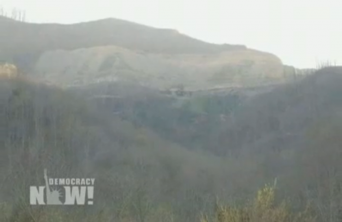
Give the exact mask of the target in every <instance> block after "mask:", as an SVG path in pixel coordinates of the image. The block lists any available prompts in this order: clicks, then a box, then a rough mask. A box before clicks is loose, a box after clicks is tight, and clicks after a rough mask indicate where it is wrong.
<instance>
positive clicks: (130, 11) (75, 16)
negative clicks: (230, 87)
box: [0, 0, 342, 67]
mask: <svg viewBox="0 0 342 222" xmlns="http://www.w3.org/2000/svg"><path fill="white" fill-rule="evenodd" d="M67 2H69V3H67ZM0 5H2V6H3V7H4V8H5V9H7V10H8V11H9V12H10V10H11V9H12V7H18V8H20V9H24V10H25V11H26V17H27V20H28V21H30V22H56V23H75V22H80V21H89V20H96V19H101V18H108V17H113V18H120V19H125V20H130V21H134V22H138V23H142V24H146V25H150V26H154V27H160V28H172V29H177V30H178V31H179V32H181V33H184V34H187V35H190V36H192V37H195V38H198V39H201V40H205V41H208V42H213V43H232V44H244V45H247V47H249V48H255V49H259V50H263V51H267V52H271V53H274V54H276V55H278V56H279V57H280V58H281V59H282V61H283V62H284V63H285V64H290V65H295V66H297V67H315V66H316V65H317V63H318V62H321V61H327V60H330V61H332V62H337V63H338V64H341V62H342V26H341V22H342V13H341V9H342V1H341V0H248V1H247V0H69V1H66V0H64V1H63V0H61V1H53V0H0Z"/></svg>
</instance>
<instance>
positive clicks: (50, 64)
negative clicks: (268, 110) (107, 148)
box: [34, 46, 283, 89]
mask: <svg viewBox="0 0 342 222" xmlns="http://www.w3.org/2000/svg"><path fill="white" fill-rule="evenodd" d="M34 73H35V74H36V75H37V76H39V78H43V79H46V80H48V81H53V82H56V83H59V84H63V85H80V84H90V83H94V82H99V81H133V82H136V83H140V84H142V85H146V86H150V87H153V88H172V87H175V86H179V85H183V86H185V87H186V88H189V89H205V88H215V87H229V86H237V85H254V84H260V83H261V82H267V81H279V80H282V78H283V65H282V63H281V61H280V60H279V59H278V58H277V57H276V56H273V55H271V54H268V53H263V52H258V51H254V50H248V49H247V50H233V51H227V52H222V53H216V54H178V55H168V54H155V53H145V52H135V51H131V50H128V49H124V48H120V47H116V46H106V47H96V48H87V49H78V50H74V51H64V50H57V51H50V52H46V53H44V54H42V56H41V57H40V59H39V60H38V62H37V63H36V66H35V70H34Z"/></svg>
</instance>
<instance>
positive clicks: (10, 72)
mask: <svg viewBox="0 0 342 222" xmlns="http://www.w3.org/2000/svg"><path fill="white" fill-rule="evenodd" d="M17 75H18V69H17V67H16V66H15V65H13V64H8V63H5V64H0V77H5V78H14V77H16V76H17Z"/></svg>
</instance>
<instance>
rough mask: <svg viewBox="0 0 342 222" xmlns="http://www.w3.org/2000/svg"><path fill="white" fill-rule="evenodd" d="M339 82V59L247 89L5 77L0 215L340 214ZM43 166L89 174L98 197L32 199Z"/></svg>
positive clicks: (240, 221)
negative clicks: (196, 90)
mask: <svg viewBox="0 0 342 222" xmlns="http://www.w3.org/2000/svg"><path fill="white" fill-rule="evenodd" d="M341 84H342V70H341V69H340V68H338V67H332V68H324V69H321V70H319V71H318V72H317V73H315V74H314V75H312V76H308V77H305V78H304V79H303V80H301V81H300V82H296V83H289V84H287V85H284V86H280V87H279V88H277V89H275V90H273V91H272V92H270V93H264V94H260V95H258V96H255V97H252V98H249V97H244V96H241V95H240V94H227V95H221V94H220V95H216V94H211V95H205V94H201V95H199V94H198V95H192V96H190V97H185V98H184V97H181V98H179V97H170V96H165V95H162V94H160V93H158V92H155V91H153V90H147V89H144V88H141V89H139V88H138V87H136V88H134V89H135V90H136V91H134V90H132V91H131V90H127V88H125V87H122V88H121V89H120V88H119V87H117V86H115V85H113V86H112V88H111V87H109V86H108V87H106V88H104V87H99V88H97V86H95V87H94V88H90V87H89V88H84V89H77V88H75V89H73V90H74V91H73V92H71V91H67V90H62V89H59V88H57V87H51V86H46V85H44V84H40V83H37V82H32V81H29V80H25V79H20V78H2V79H1V80H0V104H1V106H0V107H1V112H0V125H1V126H2V127H3V128H2V129H1V131H0V215H1V219H0V221H4V222H5V221H6V222H7V221H10V222H14V221H17V222H24V221H25V222H27V221H35V222H37V221H39V222H40V221H41V222H46V221H57V222H58V221H71V222H72V221H75V222H76V221H122V222H124V221H127V222H128V221H132V222H133V221H139V222H142V221H148V222H154V221H156V222H159V221H166V222H168V221H170V222H171V221H177V222H178V221H179V222H182V221H184V222H187V221H201V220H202V221H203V222H214V221H217V222H231V221H234V222H245V221H250V222H254V221H256V222H259V221H260V222H261V221H270V222H278V221H283V222H290V221H291V222H292V221H295V222H297V221H298V222H302V221H307V222H313V221H315V222H316V221H317V222H319V221H331V222H335V221H336V222H338V221H340V218H342V217H341V215H342V214H341V210H340V209H341V203H342V202H341V200H342V198H341V197H342V192H341V186H342V177H341V175H342V174H341V172H342V168H341V167H342V165H341V164H340V159H341V152H340V147H341V146H342V140H341V139H340V135H341V133H342V122H341V121H340V120H341V114H340V111H341V109H342V97H341V95H342V88H341V87H340V86H341ZM131 88H132V87H130V89H131ZM100 89H101V90H100ZM104 89H106V90H107V91H106V95H111V96H115V97H96V96H95V97H91V96H90V95H93V96H94V95H99V94H101V93H103V90H104ZM223 117H224V118H223ZM44 168H48V169H49V171H50V172H51V175H54V176H55V177H59V176H60V177H68V176H70V177H94V178H96V180H97V184H96V187H95V189H96V196H95V201H96V204H95V205H94V206H91V207H90V206H84V207H68V208H67V207H65V208H64V207H59V208H55V207H44V206H36V207H35V206H29V205H28V203H29V201H28V187H29V186H30V185H39V184H43V176H42V173H43V172H42V170H43V169H44ZM274 178H277V181H278V182H277V187H274V186H266V187H265V188H263V189H261V190H260V191H259V192H258V194H257V197H256V198H255V200H253V201H249V200H251V198H253V196H254V195H253V194H254V193H255V192H256V191H257V190H258V189H259V188H260V187H263V186H264V184H267V183H269V182H270V181H272V180H274ZM276 188H277V189H276ZM276 191H277V192H276ZM276 194H277V195H276ZM217 198H219V200H220V202H219V204H218V201H217ZM215 206H216V207H215ZM228 206H229V207H228Z"/></svg>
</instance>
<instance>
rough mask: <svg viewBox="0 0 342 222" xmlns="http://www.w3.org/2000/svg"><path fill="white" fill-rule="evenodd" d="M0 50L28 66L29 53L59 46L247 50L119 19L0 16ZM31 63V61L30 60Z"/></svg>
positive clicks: (171, 51) (164, 50)
mask: <svg viewBox="0 0 342 222" xmlns="http://www.w3.org/2000/svg"><path fill="white" fill-rule="evenodd" d="M0 30H6V31H4V32H0V52H1V54H0V55H1V57H0V58H4V59H13V60H14V61H15V62H16V63H19V64H22V65H28V64H27V63H25V62H26V60H29V58H27V57H29V56H32V55H33V56H34V57H35V59H37V56H39V55H40V53H42V52H45V51H50V50H56V49H65V50H74V49H79V48H88V47H96V46H106V45H115V46H119V47H124V48H127V49H130V50H133V51H146V52H152V53H166V54H183V53H204V54H206V53H216V52H222V51H229V50H234V49H244V48H246V47H245V46H240V45H228V44H226V45H215V44H209V43H206V42H203V41H200V40H196V39H193V38H191V37H188V36H185V35H183V34H180V33H178V32H177V31H175V30H167V29H157V28H152V27H148V26H144V25H140V24H136V23H132V22H128V21H124V20H119V19H103V20H98V21H92V22H85V23H78V24H72V25H62V24H34V23H23V22H18V21H15V20H11V19H8V18H5V17H0ZM27 62H28V63H31V61H27Z"/></svg>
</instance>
